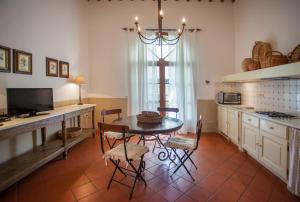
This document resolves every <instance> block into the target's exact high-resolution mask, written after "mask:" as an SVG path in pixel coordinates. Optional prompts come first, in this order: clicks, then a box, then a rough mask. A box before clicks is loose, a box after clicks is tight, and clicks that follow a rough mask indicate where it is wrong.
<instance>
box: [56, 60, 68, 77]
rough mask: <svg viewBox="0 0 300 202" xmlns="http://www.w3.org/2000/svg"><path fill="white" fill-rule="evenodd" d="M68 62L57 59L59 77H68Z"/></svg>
mask: <svg viewBox="0 0 300 202" xmlns="http://www.w3.org/2000/svg"><path fill="white" fill-rule="evenodd" d="M69 70H70V68H69V63H68V62H64V61H59V77H62V78H69Z"/></svg>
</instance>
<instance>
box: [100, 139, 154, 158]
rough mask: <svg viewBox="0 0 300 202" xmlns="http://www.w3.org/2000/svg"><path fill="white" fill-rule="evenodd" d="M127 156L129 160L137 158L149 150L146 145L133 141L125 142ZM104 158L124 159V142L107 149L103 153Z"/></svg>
mask: <svg viewBox="0 0 300 202" xmlns="http://www.w3.org/2000/svg"><path fill="white" fill-rule="evenodd" d="M126 150H127V157H128V159H129V160H138V159H139V158H140V157H141V156H142V155H144V154H146V153H147V152H149V148H148V147H147V146H141V145H137V144H133V143H130V142H128V143H126ZM104 157H105V158H106V159H109V158H110V159H113V160H121V161H126V157H125V151H124V144H119V145H118V146H116V147H115V148H113V149H111V150H109V151H107V152H106V153H105V154H104Z"/></svg>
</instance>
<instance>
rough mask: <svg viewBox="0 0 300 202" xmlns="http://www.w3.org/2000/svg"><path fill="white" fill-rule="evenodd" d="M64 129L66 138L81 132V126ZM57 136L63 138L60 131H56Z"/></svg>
mask: <svg viewBox="0 0 300 202" xmlns="http://www.w3.org/2000/svg"><path fill="white" fill-rule="evenodd" d="M66 130H67V138H68V139H70V138H74V137H78V136H79V135H81V133H82V128H79V127H71V128H67V129H66ZM58 137H59V138H61V139H62V138H63V137H62V131H59V132H58Z"/></svg>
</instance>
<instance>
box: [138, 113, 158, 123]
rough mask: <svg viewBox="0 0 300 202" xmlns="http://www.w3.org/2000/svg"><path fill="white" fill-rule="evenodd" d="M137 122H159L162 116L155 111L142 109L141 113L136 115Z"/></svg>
mask: <svg viewBox="0 0 300 202" xmlns="http://www.w3.org/2000/svg"><path fill="white" fill-rule="evenodd" d="M136 118H137V120H138V122H139V123H152V124H159V123H161V122H162V116H161V115H160V114H159V113H157V112H151V111H142V113H141V114H138V115H136Z"/></svg>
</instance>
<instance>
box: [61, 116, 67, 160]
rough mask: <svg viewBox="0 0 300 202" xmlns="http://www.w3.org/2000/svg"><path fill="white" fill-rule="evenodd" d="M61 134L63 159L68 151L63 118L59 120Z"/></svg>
mask: <svg viewBox="0 0 300 202" xmlns="http://www.w3.org/2000/svg"><path fill="white" fill-rule="evenodd" d="M61 134H62V138H63V147H64V159H67V157H68V151H67V129H66V121H65V120H63V121H62V122H61Z"/></svg>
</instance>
